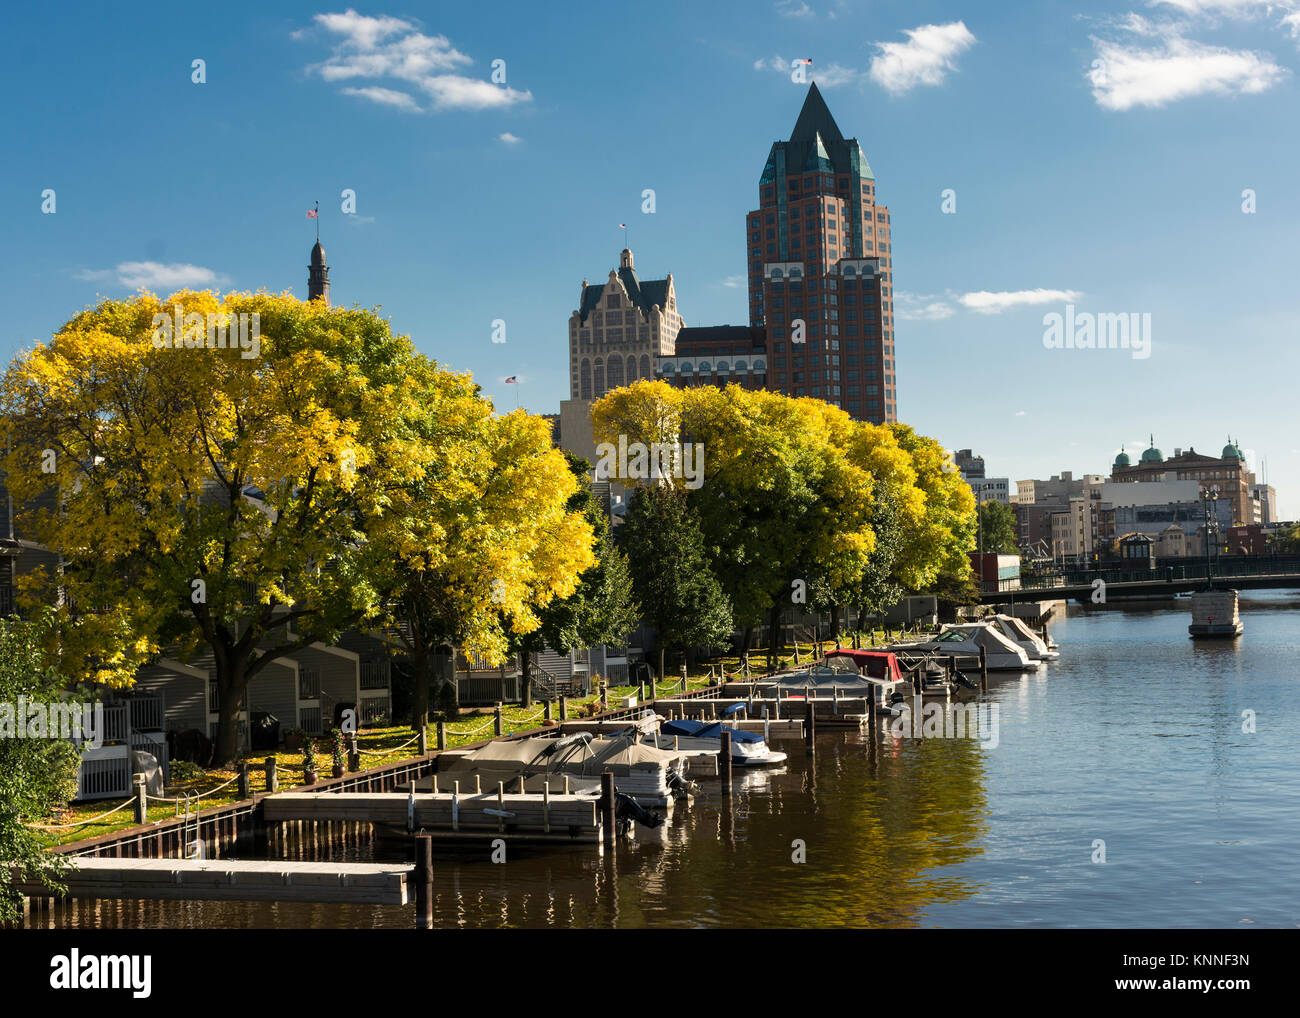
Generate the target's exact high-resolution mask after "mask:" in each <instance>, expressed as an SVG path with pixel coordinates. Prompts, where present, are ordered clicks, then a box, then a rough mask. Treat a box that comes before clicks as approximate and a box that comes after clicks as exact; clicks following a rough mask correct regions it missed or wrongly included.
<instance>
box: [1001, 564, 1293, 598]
mask: <svg viewBox="0 0 1300 1018" xmlns="http://www.w3.org/2000/svg"><path fill="white" fill-rule="evenodd" d="M1212 572H1213V574H1214V578H1215V579H1216V580H1217V579H1225V580H1226V579H1232V578H1234V577H1246V576H1295V575H1300V555H1221V556H1219V557H1217V558H1215V559H1214V564H1213V567H1212ZM1205 574H1206V568H1205V559H1204V558H1202V559H1199V560H1198V559H1195V558H1187V559H1184V560H1182V561H1180V562H1178V563H1171V562H1166V563H1164V564H1162V565H1158V566H1156V567H1155V568H1154V569H1126V568H1125V567H1124V566H1123V565H1111V564H1101V565H1095V566H1069V567H1065V568H1061V569H1058V570H1056V571H1055V572H1054V573H1049V574H1039V575H1037V576H1032V577H1029V576H1026V577H1023V578H1022V580H1021V587H1020V589H1021V590H1051V589H1053V588H1055V587H1081V586H1088V585H1089V584H1091V583H1092V582H1093V581H1094V580H1096V579H1099V578H1100V579H1102V580H1105V581H1106V583H1161V582H1170V583H1177V582H1187V581H1194V580H1203V579H1205ZM988 586H989V585H986V588H987V587H988ZM986 592H991V591H989V590H987V589H986Z"/></svg>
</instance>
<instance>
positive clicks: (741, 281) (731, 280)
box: [722, 274, 745, 290]
mask: <svg viewBox="0 0 1300 1018" xmlns="http://www.w3.org/2000/svg"><path fill="white" fill-rule="evenodd" d="M722 285H723V286H725V287H727V289H729V290H739V289H740V288H741V287H742V286H744V285H745V276H744V274H741V275H737V276H728V277H727V278H726V279H724V280H723V281H722Z"/></svg>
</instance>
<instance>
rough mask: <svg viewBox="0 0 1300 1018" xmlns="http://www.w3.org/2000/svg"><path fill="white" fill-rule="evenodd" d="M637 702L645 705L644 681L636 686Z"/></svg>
mask: <svg viewBox="0 0 1300 1018" xmlns="http://www.w3.org/2000/svg"><path fill="white" fill-rule="evenodd" d="M636 702H637V703H645V680H644V679H642V680H641V681H640V682H638V683H637V684H636Z"/></svg>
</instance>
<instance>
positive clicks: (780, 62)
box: [754, 54, 862, 88]
mask: <svg viewBox="0 0 1300 1018" xmlns="http://www.w3.org/2000/svg"><path fill="white" fill-rule="evenodd" d="M793 65H794V61H793V60H786V59H785V58H784V57H783V56H781V55H780V54H777V55H776V56H774V57H772V59H771V60H767V59H763V60H755V61H754V70H756V71H762V70H772V71H775V72H776V73H777V74H783V75H785V76H786V77H789V75H790V74H791V73H792V71H793V70H794V66H793ZM804 73H805V74H806V75H807V77H808V80H809V81H815V82H817V84H819V85H820V86H821V87H822V88H836V87H838V86H840V85H848V84H852V83H853V82H855V81H857V80H859V79H860V78H861V77H862V72H861V71H859V70H857V69H856V68H853V67H845V66H844V65H843V64H827V65H826V66H825V67H818V66H817V65H816V64H815V63H814V64H807V65H806V66H805V68H804Z"/></svg>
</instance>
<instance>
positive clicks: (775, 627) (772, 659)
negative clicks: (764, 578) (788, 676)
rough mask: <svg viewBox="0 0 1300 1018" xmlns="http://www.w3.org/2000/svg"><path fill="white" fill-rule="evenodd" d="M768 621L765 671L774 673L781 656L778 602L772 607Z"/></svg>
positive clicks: (779, 609)
mask: <svg viewBox="0 0 1300 1018" xmlns="http://www.w3.org/2000/svg"><path fill="white" fill-rule="evenodd" d="M768 621H769V625H770V631H769V633H768V645H767V670H768V672H769V673H771V672H774V671H776V667H777V660H778V659H779V658H780V655H781V603H780V602H779V601H778V602H776V603H774V604H773V605H772V614H771V616H770V618H769V620H768Z"/></svg>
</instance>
